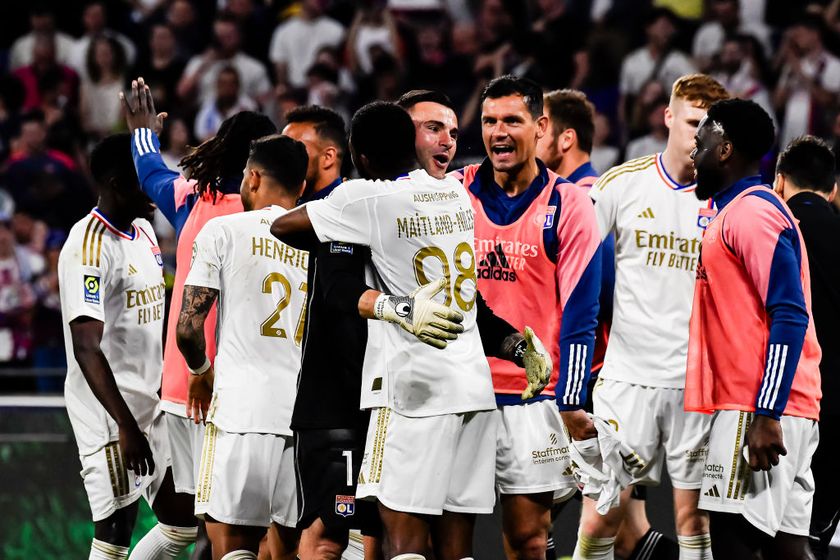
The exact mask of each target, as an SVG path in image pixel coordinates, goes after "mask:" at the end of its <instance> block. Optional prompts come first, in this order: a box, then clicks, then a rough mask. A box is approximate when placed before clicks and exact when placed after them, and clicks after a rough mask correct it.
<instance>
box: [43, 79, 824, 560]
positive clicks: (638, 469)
mask: <svg viewBox="0 0 840 560" xmlns="http://www.w3.org/2000/svg"><path fill="white" fill-rule="evenodd" d="M122 100H123V106H124V110H125V114H126V120H127V123H128V127H129V130H130V134H121V135H113V136H110V137H107V138H106V139H104V140H103V141H102V142H101V143H100V144H98V145H97V146H96V148H95V149H94V151H93V153H92V155H91V162H90V166H91V173H92V175H93V177H94V178H95V180H96V183H97V185H98V187H99V193H100V194H99V203H98V205H97V207H96V208H94V209H93V210H92V211H91V214H90V215H89V216H87V217H86V218H84V219H83V220H81V221H80V222H78V223H77V224H76V225H75V226H74V228H73V229H72V231H71V233H70V236H69V238H68V240H67V242H66V244H65V246H64V248H63V250H62V253H61V257H60V260H59V274H60V286H61V301H62V315H63V322H64V331H65V344H66V348H67V359H68V364H69V366H68V375H67V382H66V389H65V393H66V402H67V409H68V413H69V416H70V419H71V422H72V425H73V430H74V433H75V436H76V440H77V443H78V447H79V455H80V460H81V463H82V478H83V481H84V486H85V490H86V492H87V495H88V498H89V501H90V506H91V512H92V517H93V521H94V527H95V534H94V539H93V542H92V545H91V552H90V558H92V559H93V558H96V559H119V558H128V557H129V542H130V537H131V533H132V530H133V528H134V522H135V518H136V516H137V511H138V499H139V497H140V496H143V497H144V498H145V499H146V500H147V501H148V503H149V504H150V505H151V507H152V509H153V511H154V513H155V515H156V516H157V519H158V524H157V525H156V526H155V527H154V528H153V529H152V530H151V531H149V532H148V533H147V534H146V535H145V536H144V537H143V538H142V539H141V540H140V541H139V543H138V544H137V545H136V546H135V547H134V549H133V550H132V551H131V555H130V558H132V559H147V558H149V559H150V558H175V557H176V556H178V555H179V554H180V553H181V552H182V551H183V550H184V549H185V548H186V547H187V546H189V545H190V544H192V543H193V542H196V547H197V549H196V551H195V553H194V557H202V558H211V557H212V558H213V559H214V560H219V559H224V560H238V559H248V558H258V557H259V558H272V559H275V560H276V559H294V558H301V559H304V560H311V559H319V560H320V559H338V558H346V559H353V558H358V559H362V558H365V559H378V558H383V559H398V560H424V559H432V558H435V559H438V560H460V559H468V558H472V556H473V529H474V525H475V520H476V515H478V514H488V513H491V512H492V511H493V509H494V505H495V502H496V499H497V498H498V500H499V503H500V505H501V511H502V531H503V537H504V546H505V553H506V555H507V557H508V558H521V559H540V560H542V559H545V558H555V557H556V555H555V553H554V543H553V540H552V538H551V528H552V522H553V519H554V518H555V517H556V516H557V514H558V512H559V511H560V510H561V509H562V508H564V507H575V508H579V507H580V505H574V504H578V503H579V500H581V499H582V510H581V517H580V525H579V529H578V538H577V544H576V546H575V550H574V556H573V558H574V559H576V560H578V559H612V558H634V559H646V558H658V559H663V558H674V559H676V558H679V559H683V560H692V559H708V558H712V557H713V553H714V556H716V557H717V558H718V559H721V558H754V557H763V558H776V557H778V558H810V557H811V556H810V554H811V553H810V551H809V548H808V544H807V537H808V534H809V527H810V523H811V507H812V506H811V504H812V500H813V496H814V477H813V476H812V473H811V457H812V456H813V454H814V452H815V450H816V448H817V444H818V442H819V434H818V428H817V420H818V419H819V400H820V372H819V364H820V348H819V344H818V343H817V339H816V334H815V329H814V322H813V319H812V315H811V298H810V279H809V269H808V255H807V252H806V250H805V245H804V241H803V238H802V235H801V232H800V230H799V227H798V225H797V220H796V219H795V218H794V217H793V215H792V213H791V211H790V209H789V208H788V207H787V206H786V204H785V202H784V199H783V197H784V196H785V188H784V187H782V188H779V186H778V185H777V186H776V190H777V191H778V193H777V192H776V191H774V190H773V188H772V187H768V185H765V184H763V183H762V180H761V177H760V175H759V168H760V164H761V159H762V157H763V156H764V154H766V153H767V152H768V151H769V150H770V149H771V148H772V146H773V144H774V142H775V134H774V128H773V123H772V120H771V119H770V117H769V116H768V115H767V114H766V113H765V112H764V111H763V110H762V109H761V108H760V107H759V106H758V105H756V104H754V103H752V102H750V101H743V100H739V99H729V95H728V93H727V92H726V90H725V89H724V88H723V87H722V86H721V85H720V84H718V83H717V82H716V81H714V80H713V79H712V78H710V77H708V76H706V75H701V74H692V75H687V76H683V77H681V78H679V79H678V80H677V81H676V82H675V83H674V85H673V89H672V92H671V100H670V103H669V106H668V108H667V110H666V112H665V121H666V125H667V127H668V129H669V137H668V142H667V147H666V148H665V150H664V151H663V152H662V153H659V154H651V155H649V156H645V157H642V158H638V159H634V160H631V161H628V162H626V163H624V164H622V165H619V166H617V167H614V168H612V169H610V170H607V171H606V172H605V173H603V174H601V175H600V176H599V174H598V172H597V171H596V170H595V169H594V168H593V167H592V165H591V163H590V162H589V153H590V152H591V150H592V136H593V109H592V106H591V104H590V103H589V102H588V101H587V99H586V97H585V95H584V94H582V93H581V92H578V91H574V90H558V91H553V92H549V93H544V92H543V91H542V89H541V88H540V87H539V85H537V84H535V83H533V82H531V81H529V80H526V79H521V78H516V77H513V76H502V77H500V78H497V79H495V80H493V81H491V82H490V83H489V84H488V85H487V87H486V88H485V90H484V92H483V95H482V97H481V121H480V123H481V131H482V139H483V142H484V146H485V150H486V158H485V159H484V161H483V162H482V163H480V164H474V165H468V166H466V167H463V168H460V169H451V168H450V164H451V163H452V161H453V158H454V156H455V152H456V146H457V139H458V122H457V117H456V115H455V112H454V110H453V108H452V105H451V103H450V102H449V100H448V99H447V98H446V96H445V95H443V94H440V93H438V92H434V91H427V90H422V91H421V90H415V91H410V92H408V93H406V94H404V95H403V96H402V97H401V98H400V100H399V101H398V102H397V103H386V102H374V103H371V104H368V105H366V106H364V107H363V108H361V109H360V110H359V111H358V112H357V113H356V114H355V115H354V116H353V118H352V122H351V123H350V127H349V135H348V134H347V133H346V131H345V124H344V122H343V120H342V118H341V117H340V116H339V115H337V114H336V113H334V112H332V111H330V110H328V109H325V108H321V107H317V106H307V107H300V108H297V109H294V110H293V111H291V112H290V113H289V114H288V115H287V123H288V124H287V125H286V126H285V128H284V129H283V130H282V131H280V132H278V131H277V130H276V129H275V127H274V125H273V124H272V123H271V121H270V120H269V119H268V118H266V117H264V116H262V115H259V114H256V113H250V112H243V113H239V114H237V115H235V116H233V117H231V118H229V119H228V120H227V121H225V122H224V123H223V124H222V126H221V128H220V130H219V133H218V134H217V135H216V136H215V137H214V138H211V139H210V140H207V141H206V142H204V143H203V144H201V145H200V146H198V147H197V148H195V149H194V150H193V151H192V153H191V154H190V155H188V156H187V157H185V158H184V159H183V160H182V162H181V167H182V171H183V173H184V174H183V175H181V172H179V171H174V170H171V169H169V168H167V166H166V165H165V163H164V162H163V159H162V158H161V154H160V142H159V140H158V133H159V131H160V129H161V127H162V123H163V119H164V118H165V116H166V115H165V114H157V113H156V112H155V109H154V103H153V100H152V97H151V94H150V92H149V88H148V87H147V86H146V85H145V84H144V82H143V80H142V78H139V79H138V80H136V81H134V82H133V83H132V88H131V91H130V92H128V93H126V94H124V95H122ZM348 136H349V139H348ZM797 150H799V151H800V152H801V151H803V150H805V151H806V152H807V151H809V150H810V151H817V152H819V150H825V151H826V152H828V153H829V155H830V151H828V149H827V148H825V146H824V145H823V144H821V143H820V142H819V141H817V140H815V139H811V138H804V139H801V140H797V141H795V142H794V144H792V145H791V147H790V148H788V150H787V151H785V152H783V154H782V156H781V159H780V162H779V167H778V173H779V175H778V176H777V178H781V179H779V180H778V181H777V182H780V183H781V184H782V185H784V181H785V180H786V181H787V183H788V185H795V184H796V181H797V177H798V175H797V171H796V169H791V167H795V166H792V165H790V164H788V165H787V166H785V165H784V160H785V158H787V159H788V161H789V162H792V161H796V157H795V156H796V151H797ZM351 159H352V163H353V164H354V165H355V168H356V170H357V172H358V175H359V177H361V178H360V179H351V180H347V179H346V172H347V171H346V170H347V169H348V165H347V164H349V162H350V160H351ZM800 159H801V158H800ZM832 185H833V180H832ZM799 186H800V187H804V186H808V185H799ZM829 190H831V187H830V186H829ZM152 203H154V204H152ZM155 207H156V208H157V209H158V210H159V211H160V212H161V213H162V214H163V216H164V217H165V218H166V219H167V220H168V221H169V222H170V223H172V225H173V226H174V227H175V230H176V235H177V239H178V241H177V268H176V275H175V282H174V287H173V291H172V299H171V302H170V307H169V315H168V324H167V328H166V338H165V341H164V338H163V330H164V329H163V327H164V325H163V322H164V320H165V316H166V314H165V305H166V301H165V299H166V298H165V292H166V286H165V285H164V283H163V275H162V264H163V261H162V258H161V252H160V249H159V247H158V246H157V241H156V238H155V234H154V231H153V230H152V227H151V224H150V222H149V221H148V220H149V219H150V217H151V213H152V212H153V211H154V209H155ZM701 249H702V256H701ZM663 468H664V469H666V470H667V473H668V476H669V478H670V480H671V484H672V486H673V488H674V510H675V523H676V532H677V540H676V541H673V540H671V539H669V538H667V537H665V536H664V535H663V534H662V533H659V532H658V531H656V530H655V529H653V528H651V526H650V523H649V522H648V520H647V517H646V515H645V502H644V498H645V492H644V489H645V487H646V486H651V485H658V484H659V483H660V481H661V479H662V475H663V472H662V471H663ZM617 472H618V473H620V474H615V473H617ZM582 473H590V474H582ZM611 473H612V474H611ZM602 475H603V476H602ZM619 481H620V482H619ZM762 554H763V556H760V555H762ZM756 555H758V556H756Z"/></svg>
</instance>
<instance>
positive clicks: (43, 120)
mask: <svg viewBox="0 0 840 560" xmlns="http://www.w3.org/2000/svg"><path fill="white" fill-rule="evenodd" d="M31 122H35V123H40V124H43V125H46V124H47V117H46V115H44V111H43V110H41V109H30V110H29V111H27V112H25V113H24V114H23V115H21V117H20V124H26V123H31Z"/></svg>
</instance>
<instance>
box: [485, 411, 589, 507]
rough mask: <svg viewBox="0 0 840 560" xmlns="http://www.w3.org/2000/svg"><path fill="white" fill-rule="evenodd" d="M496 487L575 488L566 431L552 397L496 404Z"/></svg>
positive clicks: (567, 491)
mask: <svg viewBox="0 0 840 560" xmlns="http://www.w3.org/2000/svg"><path fill="white" fill-rule="evenodd" d="M499 411H500V424H499V433H498V435H497V437H496V488H497V489H498V490H499V493H500V494H537V493H540V492H554V495H555V498H556V499H562V498H566V497H571V496H572V495H573V494H574V493H575V491H576V490H577V483H576V482H575V477H574V475H573V474H572V468H571V464H570V463H571V461H570V459H569V434H568V432H567V431H566V426H565V425H564V424H563V419H562V418H561V417H560V411H559V410H558V409H557V404H556V403H555V401H554V399H547V400H542V401H537V402H532V403H527V404H519V405H510V406H502V407H499Z"/></svg>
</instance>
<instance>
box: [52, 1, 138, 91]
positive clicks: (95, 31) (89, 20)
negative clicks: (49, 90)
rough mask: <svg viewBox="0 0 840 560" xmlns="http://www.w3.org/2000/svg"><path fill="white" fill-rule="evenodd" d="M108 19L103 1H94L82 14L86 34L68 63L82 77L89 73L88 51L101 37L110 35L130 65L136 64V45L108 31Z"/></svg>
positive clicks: (111, 30)
mask: <svg viewBox="0 0 840 560" xmlns="http://www.w3.org/2000/svg"><path fill="white" fill-rule="evenodd" d="M107 18H108V13H107V11H106V5H105V2H103V1H102V0H94V1H92V2H90V3H88V4H87V5H86V6H85V8H84V11H83V12H82V27H84V34H83V35H82V36H81V37H80V38H79V39H78V40H76V42H75V45H74V46H73V52H72V54H71V55H70V60H69V61H68V62H67V64H68V65H69V66H72V67H73V69H74V70H75V71H76V72H78V73H79V75H80V76H82V77H85V75H86V73H87V72H88V64H87V61H88V50H89V49H90V47H91V45H92V44H93V43H94V41H95V40H96V38H97V37H99V36H100V35H109V36H111V37H113V38H114V39H116V40H117V41H119V43H120V45H121V46H122V48H123V51H124V52H125V59H126V61H127V63H128V64H129V65H131V64H134V59H135V57H136V55H137V49H136V48H135V47H134V43H132V42H131V40H130V39H129V38H128V37H126V36H125V35H123V34H122V33H118V32H117V31H114V30H113V29H108V27H107V25H108V19H107Z"/></svg>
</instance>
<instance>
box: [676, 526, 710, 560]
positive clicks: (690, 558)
mask: <svg viewBox="0 0 840 560" xmlns="http://www.w3.org/2000/svg"><path fill="white" fill-rule="evenodd" d="M677 542H678V543H679V544H680V560H712V538H711V536H709V533H703V534H702V535H693V536H691V537H682V536H680V535H677Z"/></svg>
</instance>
